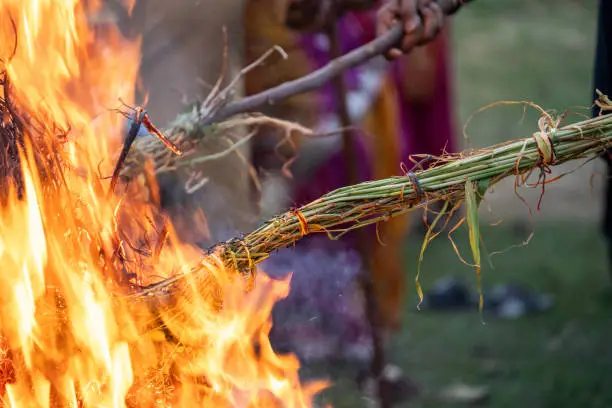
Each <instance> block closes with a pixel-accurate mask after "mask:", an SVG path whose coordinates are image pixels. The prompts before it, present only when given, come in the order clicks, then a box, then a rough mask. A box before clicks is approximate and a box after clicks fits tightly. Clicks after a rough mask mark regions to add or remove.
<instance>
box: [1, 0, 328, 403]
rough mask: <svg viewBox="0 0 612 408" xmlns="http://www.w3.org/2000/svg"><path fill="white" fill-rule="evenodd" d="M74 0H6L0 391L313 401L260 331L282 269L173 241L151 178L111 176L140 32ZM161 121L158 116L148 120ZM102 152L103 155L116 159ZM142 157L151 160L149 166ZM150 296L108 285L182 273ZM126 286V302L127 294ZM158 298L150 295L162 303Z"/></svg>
mask: <svg viewBox="0 0 612 408" xmlns="http://www.w3.org/2000/svg"><path fill="white" fill-rule="evenodd" d="M99 6H100V5H99V4H98V1H87V2H85V1H80V0H0V81H1V83H2V90H1V91H0V118H1V119H2V120H1V124H0V136H1V138H0V142H1V143H3V156H2V161H1V162H0V166H1V171H0V178H1V183H0V184H1V186H2V188H3V190H4V191H3V194H5V200H4V202H3V205H2V207H1V208H0V211H1V217H2V222H1V223H0V264H1V265H2V267H3V273H2V274H1V275H0V334H1V337H0V340H1V341H0V392H1V393H2V396H3V397H2V398H3V400H4V401H5V404H6V405H7V406H11V407H33V406H41V407H63V406H83V407H93V406H113V407H121V406H130V407H153V406H156V407H169V406H189V407H191V406H194V405H200V406H201V405H202V404H204V405H205V406H220V407H221V406H240V407H242V406H249V407H264V406H265V407H270V406H274V405H278V406H280V405H281V403H280V402H281V401H282V406H288V407H307V406H311V405H312V401H311V400H312V397H313V396H314V395H315V394H316V393H317V392H318V391H320V390H321V389H322V388H323V387H325V384H323V383H314V384H311V385H308V386H304V387H303V386H302V385H301V384H300V380H299V377H298V370H299V363H298V361H297V360H296V358H295V357H293V356H278V355H276V354H275V353H274V351H273V350H272V348H271V346H270V343H269V340H268V334H269V331H270V328H271V323H270V314H271V310H272V307H273V305H274V304H275V302H277V301H278V300H279V299H281V298H283V297H285V296H286V295H287V293H288V290H289V282H288V280H281V281H274V280H271V279H269V278H267V277H266V276H264V275H262V274H260V275H259V276H258V277H257V285H255V286H254V289H253V290H251V291H248V292H246V291H245V289H246V288H247V287H250V286H247V285H251V284H252V283H253V282H247V281H245V280H244V279H242V278H240V276H239V275H238V274H237V273H236V272H235V271H233V270H228V269H227V266H226V265H225V264H224V263H223V262H221V261H219V260H217V259H215V257H214V256H210V257H207V258H205V259H206V260H205V261H201V260H200V259H202V254H201V251H200V250H199V249H198V248H194V247H191V246H189V245H186V244H183V243H181V242H179V240H178V239H177V237H176V234H175V232H174V230H173V228H172V225H171V224H170V223H169V222H168V220H167V219H166V218H165V217H164V216H163V214H162V213H161V212H160V211H159V209H158V206H157V204H158V202H157V200H156V194H155V191H156V190H155V188H154V185H152V182H151V179H152V177H147V176H146V175H142V177H141V178H140V179H139V180H135V182H132V183H130V185H129V186H125V185H121V183H119V184H117V185H116V188H115V189H114V194H110V195H109V194H108V192H109V190H110V187H109V185H110V175H111V174H112V173H113V169H114V167H115V164H116V162H115V161H114V160H111V159H116V157H117V155H116V154H115V153H116V152H117V151H119V149H120V147H121V143H122V138H123V135H122V123H123V120H124V118H123V117H122V116H121V115H118V114H117V113H116V112H113V111H112V110H113V108H117V107H120V106H121V105H120V104H119V103H118V101H119V100H122V101H125V102H126V103H128V104H129V103H133V99H134V84H135V83H136V79H137V72H138V66H137V63H136V62H135V61H138V60H139V58H138V55H139V43H138V42H131V41H127V40H125V39H123V38H122V37H121V36H120V35H119V32H118V31H116V30H114V29H111V31H110V32H108V33H104V41H103V42H102V41H99V40H98V39H97V38H98V37H97V36H95V35H94V33H93V31H91V30H90V29H89V27H88V24H87V19H86V16H87V15H88V13H90V12H94V11H95V10H96V8H97V7H99ZM151 119H152V120H155V118H151ZM109 158H111V159H109ZM144 167H146V166H144ZM196 260H198V262H200V269H202V270H206V271H207V272H208V273H206V274H204V275H202V274H199V275H198V278H197V280H196V278H193V279H189V278H188V279H183V280H182V285H183V288H182V289H183V290H182V291H181V296H180V297H174V298H172V299H167V302H166V303H165V304H164V305H162V306H161V307H157V308H151V307H150V306H151V305H150V304H148V303H147V301H140V302H134V301H133V300H129V299H131V298H129V297H117V296H114V294H115V293H118V292H121V293H125V292H127V291H129V290H130V288H131V287H140V286H143V285H149V284H152V283H154V282H155V281H157V280H160V279H163V278H168V277H170V276H172V275H173V274H177V273H180V272H186V271H189V270H190V268H191V267H192V266H193V263H195V262H196ZM126 299H128V300H126ZM157 306H159V305H157Z"/></svg>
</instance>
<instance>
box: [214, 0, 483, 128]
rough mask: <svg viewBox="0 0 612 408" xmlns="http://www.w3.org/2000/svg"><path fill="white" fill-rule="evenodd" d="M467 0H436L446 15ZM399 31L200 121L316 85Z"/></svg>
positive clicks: (391, 41)
mask: <svg viewBox="0 0 612 408" xmlns="http://www.w3.org/2000/svg"><path fill="white" fill-rule="evenodd" d="M471 1H473V0H438V2H439V4H440V7H441V8H442V10H443V11H444V13H445V14H446V15H447V16H450V15H453V14H454V13H456V12H457V11H458V10H459V9H460V8H461V6H463V5H464V4H467V3H469V2H471ZM402 33H403V29H402V27H401V26H400V25H398V26H397V27H394V28H393V29H391V30H390V31H389V32H387V33H386V34H384V35H381V36H380V37H378V38H376V39H375V40H373V41H370V42H369V43H368V44H365V45H363V46H361V47H359V48H356V49H355V50H353V51H351V52H349V53H348V54H345V55H343V56H342V57H339V58H336V59H334V60H332V61H331V62H329V63H328V64H327V65H325V66H324V67H323V68H320V69H318V70H316V71H314V72H312V73H310V74H308V75H305V76H303V77H301V78H298V79H295V80H293V81H287V82H284V83H282V84H280V85H278V86H275V87H273V88H270V89H267V90H265V91H263V92H260V93H257V94H255V95H251V96H249V97H246V98H243V99H240V100H239V101H236V102H232V103H229V104H227V105H226V106H224V107H223V108H221V109H219V110H218V111H217V112H216V113H215V114H214V115H212V116H211V117H209V118H207V120H206V121H205V123H204V124H211V123H215V122H219V121H222V120H224V119H227V118H229V117H231V116H234V115H237V114H240V113H246V112H254V111H257V110H258V109H260V108H261V107H262V106H264V105H273V104H275V103H277V102H279V101H281V100H283V99H286V98H289V97H291V96H294V95H298V94H302V93H306V92H310V91H313V90H315V89H317V88H320V87H321V86H323V85H325V84H326V83H328V82H329V81H330V80H332V79H333V78H335V77H337V76H338V75H340V74H341V73H343V72H344V71H346V70H348V69H350V68H353V67H356V66H357V65H360V64H363V63H364V62H366V61H368V60H370V59H372V58H374V57H377V56H379V55H381V54H383V53H384V52H385V51H387V50H389V49H391V48H392V47H393V46H395V45H396V44H397V43H398V42H399V41H401V39H402ZM416 41H417V39H416V38H415V41H414V44H413V45H412V47H413V48H414V47H416V45H417V44H416Z"/></svg>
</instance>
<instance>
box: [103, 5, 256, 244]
mask: <svg viewBox="0 0 612 408" xmlns="http://www.w3.org/2000/svg"><path fill="white" fill-rule="evenodd" d="M109 1H110V0H109ZM138 1H139V2H143V3H141V4H140V6H142V7H140V8H139V5H137V6H136V9H135V10H136V11H135V13H134V14H133V16H132V22H131V24H133V25H135V26H136V27H138V31H140V32H141V33H142V63H141V65H142V66H141V71H140V75H141V79H142V84H141V88H142V89H144V92H142V91H141V93H140V95H141V96H142V95H145V94H148V102H147V105H146V109H147V111H148V112H149V114H150V117H151V119H152V121H153V122H154V123H155V124H156V125H157V126H158V127H160V128H164V127H166V126H168V125H169V124H170V122H171V121H172V120H173V119H175V118H176V116H177V114H178V113H180V112H181V111H183V110H184V109H185V103H186V102H193V101H195V100H202V99H203V98H204V97H205V96H206V95H207V93H208V91H209V88H208V87H207V86H205V85H203V83H206V84H214V83H215V82H216V81H217V78H218V77H219V75H220V73H221V66H222V62H223V49H224V41H223V27H224V26H225V27H226V29H227V36H228V70H227V73H226V82H227V81H230V80H231V79H232V78H233V77H234V76H235V75H237V74H238V72H239V70H240V69H241V68H242V67H243V65H244V61H243V59H244V58H243V55H244V50H243V40H244V39H243V25H244V0H138ZM242 94H243V84H242V83H240V84H239V86H238V87H237V89H236V96H241V95H242ZM240 133H243V134H244V132H240ZM224 148H227V145H219V144H218V143H210V150H211V153H215V152H217V151H219V150H220V149H224ZM240 154H241V155H242V158H241V157H239V155H237V154H231V155H230V156H229V157H227V158H226V159H223V160H216V161H212V162H209V163H207V165H206V167H199V168H198V170H201V171H202V172H203V173H204V174H205V176H206V177H207V178H208V179H209V181H208V183H207V184H206V185H205V186H204V187H203V188H202V189H200V190H198V191H197V192H196V193H194V194H188V193H187V192H186V191H185V189H184V185H185V183H186V182H187V180H188V178H189V174H184V173H173V174H171V175H170V176H165V177H164V178H163V179H162V180H160V183H161V184H162V189H163V190H165V194H164V198H165V200H166V203H165V205H166V206H168V207H170V209H171V210H170V212H171V215H172V216H173V218H174V222H175V225H176V226H177V228H178V230H179V234H180V235H182V236H183V238H184V239H187V240H189V241H198V242H201V243H203V244H210V243H212V242H213V241H217V240H220V239H226V238H228V237H230V236H233V235H234V234H236V233H238V232H243V231H248V230H249V229H250V228H251V227H252V219H253V211H252V209H253V207H254V206H253V205H251V200H250V181H249V180H250V178H249V177H250V175H249V170H250V167H249V162H248V158H249V156H248V146H245V148H243V149H242V151H240ZM199 210H203V212H204V214H205V216H206V219H207V221H208V230H210V232H211V235H212V236H211V237H210V239H208V240H207V239H205V238H206V237H205V229H206V228H197V227H195V226H194V225H195V224H196V223H195V222H194V221H193V220H194V219H195V216H194V214H195V213H196V212H198V211H199Z"/></svg>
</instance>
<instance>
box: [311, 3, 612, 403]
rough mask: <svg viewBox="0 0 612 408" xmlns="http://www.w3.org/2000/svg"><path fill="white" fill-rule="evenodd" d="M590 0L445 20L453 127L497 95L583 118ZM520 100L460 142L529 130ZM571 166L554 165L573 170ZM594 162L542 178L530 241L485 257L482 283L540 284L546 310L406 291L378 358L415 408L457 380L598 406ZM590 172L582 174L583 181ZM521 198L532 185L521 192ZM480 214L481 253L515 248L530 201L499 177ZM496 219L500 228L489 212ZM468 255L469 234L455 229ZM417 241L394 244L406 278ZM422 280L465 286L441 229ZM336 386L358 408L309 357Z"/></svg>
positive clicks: (603, 356)
mask: <svg viewBox="0 0 612 408" xmlns="http://www.w3.org/2000/svg"><path fill="white" fill-rule="evenodd" d="M595 21H596V2H595V1H586V0H584V1H578V0H573V1H572V0H548V1H545V0H541V1H538V2H535V1H532V0H476V1H475V2H474V3H473V4H472V5H470V6H469V7H468V8H467V9H466V10H464V11H462V12H461V14H460V15H459V16H457V17H456V18H455V19H454V21H453V31H454V37H455V44H456V46H455V49H454V53H455V56H456V75H457V84H458V94H457V102H458V110H459V112H458V116H459V120H458V121H459V122H460V123H461V124H463V123H465V121H466V120H467V118H468V116H469V115H470V114H471V113H473V112H474V111H475V110H477V109H478V108H480V107H482V106H484V105H486V104H488V103H491V102H495V101H499V100H530V101H533V102H536V103H538V104H539V105H541V106H543V107H544V108H546V109H558V110H563V109H566V108H572V107H582V108H575V109H574V110H576V111H578V112H582V113H584V114H588V105H589V104H590V103H591V93H590V89H591V72H592V64H593V51H594V37H595ZM521 117H522V111H521V109H519V108H516V107H515V108H508V107H496V108H493V109H491V110H488V111H485V112H484V113H481V114H479V115H478V116H477V117H476V118H475V119H474V121H473V124H472V125H471V126H470V127H469V128H468V134H469V136H470V140H471V143H472V145H475V146H486V145H490V144H493V143H497V142H501V141H504V140H509V139H513V138H517V137H525V136H529V135H530V134H531V132H533V131H534V130H535V127H534V126H535V123H536V121H537V116H536V115H533V114H531V115H530V114H528V115H527V116H526V117H525V119H523V120H522V122H521ZM577 164H579V163H571V164H569V165H568V166H566V168H574V167H576V166H577ZM602 169H603V166H602V163H600V162H599V161H596V162H593V163H590V164H588V165H586V166H585V167H583V168H582V169H581V170H580V171H578V172H576V173H574V174H572V175H570V176H568V177H566V178H565V179H563V180H561V181H559V182H557V183H555V184H554V185H551V186H550V187H549V188H548V189H547V192H546V195H545V198H544V205H543V207H542V210H541V212H540V214H537V215H536V216H535V219H534V221H535V236H534V238H533V239H532V241H531V242H530V243H529V245H528V246H526V247H524V248H515V249H512V250H510V251H509V252H506V253H505V254H502V255H498V256H495V257H493V258H492V263H493V266H494V269H491V267H489V266H485V267H484V269H483V279H484V281H483V283H484V285H485V286H488V285H492V284H494V283H498V282H503V283H508V282H512V283H522V284H525V285H527V286H528V287H530V288H533V289H535V290H538V291H541V292H548V293H552V294H554V296H555V299H556V305H555V307H554V308H553V309H552V311H549V312H546V313H543V314H541V315H536V316H530V317H525V318H521V319H518V320H513V321H501V320H496V319H494V318H492V317H491V316H488V315H486V314H485V315H483V316H481V315H480V314H479V313H478V311H477V310H473V311H467V312H462V313H457V312H455V313H450V314H441V313H438V314H436V313H433V312H424V311H421V312H419V311H417V310H416V308H415V300H416V295H415V291H414V287H413V286H411V287H410V289H409V290H410V292H409V293H410V297H409V299H408V302H407V305H406V315H405V321H404V325H403V328H402V330H401V332H400V333H398V335H397V336H396V337H395V338H394V339H393V342H392V345H391V347H390V350H389V352H390V354H391V356H392V358H393V360H394V362H396V363H397V364H398V365H400V366H401V367H402V368H403V369H404V370H405V371H406V372H407V373H409V375H410V376H411V377H412V378H413V379H414V380H415V381H417V382H418V383H419V384H420V385H421V386H422V388H423V394H422V396H421V397H420V398H419V399H418V400H417V401H415V402H413V403H412V404H409V405H407V406H413V407H441V408H442V407H454V406H458V404H456V403H455V404H453V403H448V402H443V401H441V400H440V399H439V398H438V397H437V395H438V393H439V390H440V389H442V388H444V387H446V386H448V385H450V384H453V383H454V382H458V381H463V382H465V383H466V384H470V385H479V386H486V387H487V388H488V389H489V390H490V392H491V397H490V400H489V401H488V402H487V406H489V407H493V408H501V407H513V408H514V407H592V408H594V407H610V406H612V388H611V387H607V386H606V385H607V384H608V383H609V380H608V379H609V377H610V376H612V348H611V347H609V343H610V338H611V336H612V324H611V323H612V318H611V317H610V315H611V314H610V311H612V281H611V280H610V277H609V275H608V272H607V269H606V261H605V260H606V257H605V250H604V243H603V241H602V239H601V236H600V231H599V226H598V224H597V223H598V221H599V218H600V212H601V190H602V182H601V180H602V177H600V176H598V175H597V173H598V172H601V171H602ZM592 181H593V182H592ZM530 193H531V195H530V197H531V202H532V203H533V202H535V200H536V199H537V194H538V192H536V191H531V192H530ZM487 199H488V203H489V204H490V207H491V209H492V214H493V215H492V216H491V215H489V212H488V210H486V207H485V208H484V209H483V211H482V215H483V217H484V218H486V220H483V225H484V226H483V236H484V241H485V244H486V247H487V249H488V250H489V251H495V250H500V249H504V248H507V247H510V246H511V245H513V244H520V243H521V242H522V241H523V240H524V238H525V237H526V236H527V235H528V233H529V230H530V228H531V226H530V223H529V222H530V218H529V211H528V210H527V209H526V208H525V206H524V205H523V204H521V202H520V201H518V200H516V199H514V193H513V191H512V187H511V185H510V183H509V184H502V185H500V186H498V187H497V188H496V190H495V192H494V193H493V194H490V195H489V196H488V198H487ZM498 218H501V219H503V220H504V222H503V223H502V224H501V225H497V226H489V225H488V222H487V221H488V220H495V219H498ZM457 241H458V243H459V247H460V248H461V249H462V250H463V251H464V252H465V253H466V254H468V253H469V252H468V251H467V233H466V232H465V231H462V232H460V233H458V238H457ZM419 247H420V237H417V236H414V237H411V239H410V240H409V241H408V242H407V245H406V263H407V279H408V280H409V282H412V281H413V278H414V275H415V268H416V259H417V257H418V250H419ZM423 271H424V275H423V277H422V284H423V287H424V289H425V290H427V289H428V288H430V287H431V285H432V283H433V281H434V280H435V279H437V278H439V277H442V276H446V275H458V276H463V277H465V278H469V279H471V282H473V283H474V282H475V279H474V272H473V271H472V270H471V269H470V268H469V267H467V266H465V265H463V264H462V263H461V262H460V261H459V260H458V259H457V257H456V256H455V254H454V252H453V250H452V248H451V246H450V244H449V243H448V241H446V240H445V239H444V238H440V239H439V241H436V242H434V244H433V245H432V246H431V247H430V248H429V249H428V250H427V252H426V254H425V261H424V265H423ZM314 371H315V372H317V373H319V374H321V373H326V374H328V375H329V376H330V378H331V379H332V380H333V381H334V384H335V385H334V386H333V387H332V388H331V389H330V390H329V391H327V392H326V393H325V394H324V396H325V399H326V400H329V401H332V402H333V403H334V406H335V407H337V408H343V407H346V408H349V407H362V406H365V402H364V401H363V399H362V398H361V396H360V395H359V393H358V392H357V391H356V390H355V386H354V382H353V379H352V376H354V374H355V370H354V367H339V366H337V365H336V366H334V368H333V369H330V368H329V367H326V369H321V367H315V368H314Z"/></svg>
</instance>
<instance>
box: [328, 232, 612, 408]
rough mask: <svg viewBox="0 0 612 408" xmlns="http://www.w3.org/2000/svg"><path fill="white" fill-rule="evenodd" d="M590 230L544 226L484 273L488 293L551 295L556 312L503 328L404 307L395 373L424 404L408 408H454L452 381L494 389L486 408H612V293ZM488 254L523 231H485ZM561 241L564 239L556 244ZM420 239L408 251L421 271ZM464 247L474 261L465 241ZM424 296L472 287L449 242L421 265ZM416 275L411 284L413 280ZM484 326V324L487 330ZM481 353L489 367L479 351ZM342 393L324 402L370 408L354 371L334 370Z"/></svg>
mask: <svg viewBox="0 0 612 408" xmlns="http://www.w3.org/2000/svg"><path fill="white" fill-rule="evenodd" d="M594 231H596V227H595V226H593V225H580V224H572V223H570V222H568V223H566V224H563V225H542V226H539V227H538V229H537V233H536V235H535V237H534V238H533V240H532V242H531V243H530V245H528V246H526V247H523V248H516V249H512V250H510V251H508V252H506V253H504V254H501V255H497V256H494V257H493V258H492V261H493V265H494V267H495V269H494V270H492V269H491V268H490V267H488V266H485V267H484V268H483V285H484V287H485V289H486V287H487V286H490V285H493V284H495V283H519V284H522V285H525V286H527V287H529V288H531V289H533V290H536V291H539V292H545V293H552V294H554V295H555V297H556V305H555V307H554V308H553V309H552V310H551V311H548V312H546V313H543V314H540V315H532V316H528V317H524V318H521V319H517V320H498V319H495V318H494V317H492V316H490V315H487V314H486V313H485V314H484V315H482V316H481V315H480V314H479V313H478V311H477V310H473V311H465V312H452V313H438V312H425V311H420V312H419V311H417V310H416V308H415V307H414V305H415V302H416V295H415V291H414V287H412V288H411V292H410V294H411V296H410V297H411V301H410V302H409V304H408V305H407V307H406V315H405V321H404V326H403V329H402V331H401V333H399V334H398V335H397V336H396V337H395V338H394V340H393V342H392V344H391V347H390V350H389V352H390V355H391V358H392V360H393V362H394V363H396V364H398V365H399V366H401V367H402V368H403V369H404V370H405V371H406V372H407V374H408V375H409V376H410V377H411V378H412V379H413V380H415V381H417V382H418V383H419V384H420V385H421V387H422V389H423V393H422V396H421V397H420V398H419V399H418V400H417V401H415V402H413V403H411V404H409V405H406V406H410V407H423V408H425V407H428V408H433V407H451V406H456V405H453V404H448V403H445V402H443V401H441V400H440V399H439V398H438V397H437V394H438V391H439V390H440V389H442V388H444V387H445V386H448V385H450V384H452V383H453V382H455V381H463V382H465V383H466V384H470V385H477V386H481V385H484V386H487V387H488V388H489V389H490V392H491V400H490V402H489V404H488V406H489V407H494V408H501V407H520V406H525V407H576V406H584V407H587V406H588V407H591V408H595V407H602V408H603V407H610V406H612V389H611V388H610V387H607V386H606V384H607V383H608V381H609V378H610V376H612V364H610V363H611V362H612V348H610V346H609V344H610V338H612V324H611V323H612V318H611V317H610V312H611V311H612V291H611V290H610V289H609V288H610V280H609V276H608V273H607V270H606V268H605V263H604V259H605V251H604V245H603V243H602V240H601V239H600V237H599V236H598V235H597V234H596V233H594ZM483 235H484V238H485V240H486V243H487V247H488V248H489V249H490V250H492V251H493V250H500V249H505V248H507V247H509V246H511V245H514V244H517V243H520V242H522V240H523V239H524V238H525V231H524V230H523V229H522V228H516V226H510V225H507V226H506V225H501V226H496V227H484V228H483ZM560 237H563V238H562V239H559V238H560ZM419 243H420V242H419V240H418V237H413V238H412V239H411V240H410V241H409V243H408V245H407V257H408V262H409V264H410V265H414V264H415V262H416V259H417V257H418V246H419ZM457 243H458V245H459V247H460V249H461V250H462V252H463V253H466V254H467V253H468V252H467V251H468V246H467V245H468V244H467V233H466V232H465V231H464V232H463V233H462V234H459V235H458V239H457ZM423 270H424V271H425V273H424V275H423V277H422V284H423V287H424V289H425V290H426V291H427V288H431V286H432V284H433V282H434V281H435V280H436V279H437V278H439V277H441V276H444V275H456V276H462V277H464V278H466V279H472V280H471V281H472V282H473V283H474V284H475V280H474V272H473V270H472V269H470V268H469V267H467V266H465V265H463V264H461V263H460V262H459V261H458V260H457V258H456V257H455V256H454V252H453V249H452V247H451V245H450V243H449V242H448V241H447V240H444V239H440V240H438V241H434V243H433V244H432V245H431V247H430V248H429V249H428V251H427V253H426V256H425V261H424V264H423ZM412 276H413V275H412V274H411V275H410V277H412ZM483 321H484V324H483ZM477 349H478V350H481V353H479V354H483V352H482V350H484V354H485V357H483V356H482V355H479V354H477V353H475V352H476V350H477ZM331 375H332V378H334V380H335V386H334V388H332V389H331V390H330V391H329V392H327V394H326V397H327V398H329V400H330V401H331V402H333V404H334V407H336V408H343V407H346V408H349V407H361V406H364V402H363V400H362V399H361V397H360V396H359V394H358V393H357V391H356V390H355V388H354V385H353V383H352V381H351V376H353V375H354V368H352V367H343V368H342V367H341V368H337V367H336V368H335V369H333V370H331Z"/></svg>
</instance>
